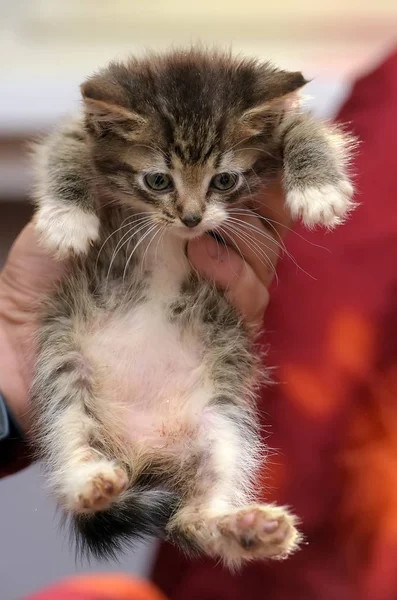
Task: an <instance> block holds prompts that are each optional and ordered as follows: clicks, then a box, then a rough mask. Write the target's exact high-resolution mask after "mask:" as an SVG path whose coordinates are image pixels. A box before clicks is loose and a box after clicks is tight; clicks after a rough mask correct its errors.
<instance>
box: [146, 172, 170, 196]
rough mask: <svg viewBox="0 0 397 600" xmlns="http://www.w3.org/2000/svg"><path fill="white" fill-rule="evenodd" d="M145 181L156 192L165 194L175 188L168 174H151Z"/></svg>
mask: <svg viewBox="0 0 397 600" xmlns="http://www.w3.org/2000/svg"><path fill="white" fill-rule="evenodd" d="M143 180H144V182H145V184H146V185H147V187H148V188H150V189H151V190H153V191H155V192H165V191H167V190H171V189H172V188H173V187H174V184H173V182H172V179H171V177H170V176H169V175H167V174H166V173H149V174H148V175H145V177H144V178H143Z"/></svg>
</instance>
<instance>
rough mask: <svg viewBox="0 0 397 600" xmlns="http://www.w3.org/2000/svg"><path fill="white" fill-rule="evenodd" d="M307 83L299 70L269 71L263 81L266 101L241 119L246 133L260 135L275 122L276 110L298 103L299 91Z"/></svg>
mask: <svg viewBox="0 0 397 600" xmlns="http://www.w3.org/2000/svg"><path fill="white" fill-rule="evenodd" d="M307 83H308V82H307V80H306V79H305V78H304V77H303V75H302V73H300V72H299V71H296V72H288V71H279V70H273V71H271V72H269V73H268V74H267V75H266V76H265V77H264V81H263V86H264V88H265V90H266V93H265V94H264V95H265V100H264V102H263V103H262V104H259V105H258V106H254V107H253V108H250V109H249V110H247V111H246V112H245V113H244V114H243V115H242V117H241V119H240V123H241V125H242V127H243V130H244V133H245V135H247V136H254V135H260V134H261V133H263V132H264V130H265V129H266V125H267V124H268V123H269V122H270V121H272V122H274V113H275V111H280V110H289V109H291V108H293V107H294V105H296V104H298V103H299V91H300V89H301V88H302V87H303V86H304V85H306V84H307Z"/></svg>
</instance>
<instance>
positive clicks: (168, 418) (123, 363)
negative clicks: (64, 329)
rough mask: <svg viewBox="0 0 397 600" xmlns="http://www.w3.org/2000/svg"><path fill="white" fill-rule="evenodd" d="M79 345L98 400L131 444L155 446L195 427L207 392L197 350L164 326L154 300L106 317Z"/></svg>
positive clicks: (199, 348) (158, 304)
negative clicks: (94, 381) (113, 412)
mask: <svg viewBox="0 0 397 600" xmlns="http://www.w3.org/2000/svg"><path fill="white" fill-rule="evenodd" d="M83 345H84V354H85V355H86V357H87V358H88V359H89V360H90V362H91V364H92V365H93V367H94V372H95V373H96V376H97V377H98V382H99V386H98V388H99V389H98V394H99V396H100V397H101V401H104V402H106V404H107V405H108V406H109V405H113V406H114V410H116V411H120V415H122V420H123V425H124V426H125V427H126V429H127V431H128V437H129V439H130V440H131V441H132V442H139V441H143V440H144V441H145V444H149V445H151V446H153V447H159V446H162V445H164V444H165V443H167V444H168V443H169V440H170V439H171V440H172V439H175V440H176V439H177V438H178V439H179V438H180V434H181V433H182V432H184V434H185V435H186V434H189V432H190V431H192V430H194V429H195V428H196V425H197V422H198V419H199V417H200V414H201V412H202V409H203V406H204V403H205V401H206V399H208V395H209V394H210V393H211V390H210V388H211V385H210V384H209V382H208V381H207V380H206V377H205V368H204V364H203V348H202V346H201V344H200V343H199V341H198V340H197V339H194V338H193V336H192V335H191V334H188V333H184V334H182V332H181V330H180V328H179V327H178V326H177V325H176V324H174V323H170V322H169V320H168V318H167V313H166V311H165V309H164V307H163V306H162V305H161V302H160V301H158V300H157V301H156V300H150V301H148V302H146V303H144V304H142V305H140V306H138V307H136V308H135V309H133V310H132V312H131V313H130V314H128V315H124V316H122V317H120V316H118V317H116V316H113V317H110V318H108V319H107V322H106V323H105V324H103V323H102V324H101V326H100V327H99V326H98V327H97V328H95V330H94V331H92V332H91V334H89V335H88V336H87V337H86V338H85V339H84V341H83ZM165 440H167V442H166V441H165Z"/></svg>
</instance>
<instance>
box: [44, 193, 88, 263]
mask: <svg viewBox="0 0 397 600" xmlns="http://www.w3.org/2000/svg"><path fill="white" fill-rule="evenodd" d="M34 222H35V228H36V231H37V232H38V234H39V239H40V242H41V244H42V245H43V246H44V247H45V248H46V249H47V250H49V252H51V254H53V255H54V256H56V257H57V258H67V257H68V256H70V255H71V254H77V255H82V254H86V253H87V252H88V250H89V248H90V245H91V244H92V243H93V242H95V241H96V240H97V239H98V238H99V219H98V217H97V216H96V215H95V214H94V213H91V212H86V211H84V210H82V209H81V208H79V207H63V206H61V207H59V206H55V205H54V204H51V205H48V204H46V205H43V206H41V207H40V208H39V210H38V212H37V213H36V216H35V219H34Z"/></svg>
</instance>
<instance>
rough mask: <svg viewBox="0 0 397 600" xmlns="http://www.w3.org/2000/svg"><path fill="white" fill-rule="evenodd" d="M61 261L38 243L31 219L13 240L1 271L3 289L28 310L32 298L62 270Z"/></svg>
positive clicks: (32, 302)
mask: <svg viewBox="0 0 397 600" xmlns="http://www.w3.org/2000/svg"><path fill="white" fill-rule="evenodd" d="M65 266H66V265H65V262H62V261H57V260H55V259H54V258H52V257H51V256H50V255H49V254H48V253H47V252H46V251H45V250H44V249H43V248H42V247H41V246H40V244H39V242H38V236H37V233H36V231H35V229H34V226H33V225H32V223H29V224H28V225H27V226H26V227H25V228H24V229H23V230H22V231H21V233H20V234H19V236H18V237H17V239H16V240H15V242H14V244H13V246H12V248H11V250H10V252H9V255H8V258H7V261H6V263H5V265H4V268H3V270H2V272H1V283H2V289H3V293H6V294H8V295H9V296H10V298H11V299H12V301H14V302H15V303H16V304H17V305H18V307H19V309H24V310H32V308H34V305H35V301H36V300H39V299H40V298H41V297H42V296H43V295H44V294H46V293H47V292H48V291H50V290H51V289H52V287H53V286H54V285H55V282H56V281H57V280H58V279H59V278H60V276H61V275H62V273H63V272H64V270H65Z"/></svg>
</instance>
